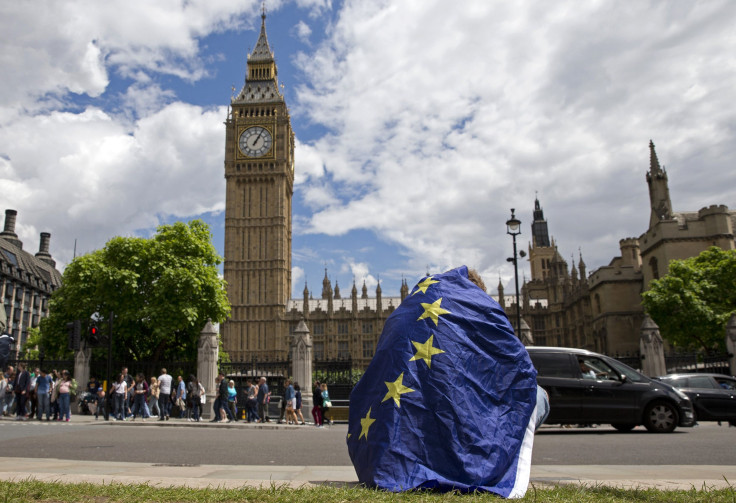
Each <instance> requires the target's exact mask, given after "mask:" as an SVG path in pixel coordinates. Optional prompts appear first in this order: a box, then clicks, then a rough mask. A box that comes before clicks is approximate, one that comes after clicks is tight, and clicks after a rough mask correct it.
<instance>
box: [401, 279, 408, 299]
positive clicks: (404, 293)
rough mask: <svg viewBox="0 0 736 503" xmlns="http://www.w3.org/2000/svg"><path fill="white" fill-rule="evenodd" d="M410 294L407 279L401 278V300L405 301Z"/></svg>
mask: <svg viewBox="0 0 736 503" xmlns="http://www.w3.org/2000/svg"><path fill="white" fill-rule="evenodd" d="M408 296H409V284H408V283H407V282H406V279H404V278H401V302H404V299H406V298H407V297H408Z"/></svg>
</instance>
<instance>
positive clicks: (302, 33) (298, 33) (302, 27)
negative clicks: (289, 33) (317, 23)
mask: <svg viewBox="0 0 736 503" xmlns="http://www.w3.org/2000/svg"><path fill="white" fill-rule="evenodd" d="M293 33H294V36H295V37H296V38H297V39H298V40H299V41H301V42H302V43H303V44H307V45H309V36H310V35H311V34H312V29H311V28H310V27H309V25H308V24H307V23H305V22H304V21H299V22H298V23H297V24H296V25H294V28H293Z"/></svg>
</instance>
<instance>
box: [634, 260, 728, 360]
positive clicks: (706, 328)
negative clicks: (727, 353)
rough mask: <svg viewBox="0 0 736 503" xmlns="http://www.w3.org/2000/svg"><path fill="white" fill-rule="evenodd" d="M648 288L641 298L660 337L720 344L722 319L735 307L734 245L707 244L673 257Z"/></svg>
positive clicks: (687, 344) (693, 344)
mask: <svg viewBox="0 0 736 503" xmlns="http://www.w3.org/2000/svg"><path fill="white" fill-rule="evenodd" d="M649 288H650V289H649V291H647V292H644V293H643V294H642V303H643V305H644V309H645V310H646V311H647V312H648V313H649V315H650V316H651V317H652V319H654V321H655V322H656V323H657V325H659V328H660V331H661V333H662V337H664V338H665V339H667V340H669V341H670V342H672V344H673V345H675V346H677V347H681V348H688V349H695V348H697V347H700V348H703V349H706V350H711V349H719V350H725V333H726V324H727V323H728V320H729V318H730V317H731V315H732V314H733V313H734V312H736V250H722V249H720V248H717V247H715V246H713V247H711V248H709V249H708V250H706V251H704V252H703V253H701V254H700V255H698V256H697V257H692V258H689V259H685V260H673V261H672V262H670V266H669V272H668V274H667V275H666V276H665V277H663V278H661V279H659V280H654V281H652V282H651V284H650V287H649Z"/></svg>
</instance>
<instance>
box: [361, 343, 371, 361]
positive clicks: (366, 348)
mask: <svg viewBox="0 0 736 503" xmlns="http://www.w3.org/2000/svg"><path fill="white" fill-rule="evenodd" d="M363 358H373V343H372V342H370V341H363Z"/></svg>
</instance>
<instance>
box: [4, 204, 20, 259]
mask: <svg viewBox="0 0 736 503" xmlns="http://www.w3.org/2000/svg"><path fill="white" fill-rule="evenodd" d="M17 216H18V212H17V211H15V210H5V230H3V231H2V232H0V238H5V240H6V241H7V242H9V243H10V244H12V245H15V246H17V247H18V248H20V249H21V250H22V249H23V242H22V241H21V240H20V239H18V235H17V234H16V233H15V219H16V217H17Z"/></svg>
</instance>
